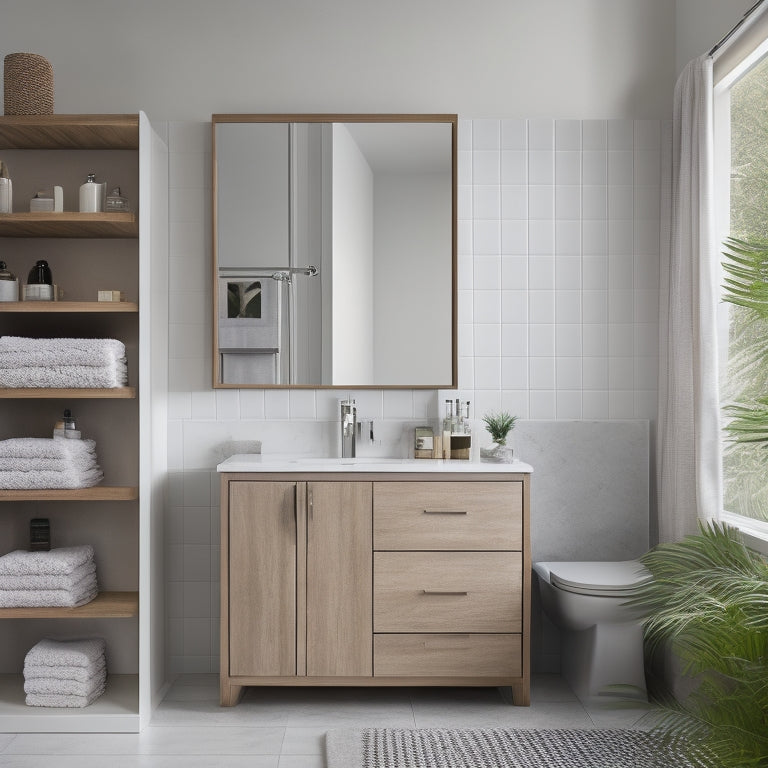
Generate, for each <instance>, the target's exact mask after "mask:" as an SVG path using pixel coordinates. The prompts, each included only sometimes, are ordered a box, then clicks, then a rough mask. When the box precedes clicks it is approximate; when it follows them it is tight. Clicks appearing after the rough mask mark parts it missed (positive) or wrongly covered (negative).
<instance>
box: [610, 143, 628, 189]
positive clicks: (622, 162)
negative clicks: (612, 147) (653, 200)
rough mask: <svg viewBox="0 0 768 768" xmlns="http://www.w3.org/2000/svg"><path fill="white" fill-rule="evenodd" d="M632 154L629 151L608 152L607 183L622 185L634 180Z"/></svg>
mask: <svg viewBox="0 0 768 768" xmlns="http://www.w3.org/2000/svg"><path fill="white" fill-rule="evenodd" d="M633 169H634V155H633V153H632V152H631V151H629V152H615V151H610V152H608V184H609V186H616V187H623V186H626V185H628V184H629V185H631V184H632V183H633V181H634V172H633Z"/></svg>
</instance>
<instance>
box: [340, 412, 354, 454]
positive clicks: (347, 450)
mask: <svg viewBox="0 0 768 768" xmlns="http://www.w3.org/2000/svg"><path fill="white" fill-rule="evenodd" d="M356 434H357V408H356V407H355V401H354V400H342V401H341V458H342V459H354V458H355V435H356Z"/></svg>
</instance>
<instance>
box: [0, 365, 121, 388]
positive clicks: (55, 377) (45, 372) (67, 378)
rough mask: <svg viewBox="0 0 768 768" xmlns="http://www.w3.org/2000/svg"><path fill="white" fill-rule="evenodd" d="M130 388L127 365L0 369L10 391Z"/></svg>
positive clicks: (2, 381) (1, 381)
mask: <svg viewBox="0 0 768 768" xmlns="http://www.w3.org/2000/svg"><path fill="white" fill-rule="evenodd" d="M127 384H128V369H127V367H126V365H125V363H115V365H110V366H104V367H102V368H94V367H92V366H89V365H58V366H54V365H48V366H46V367H45V368H38V367H36V366H25V367H19V368H0V386H1V387H8V388H9V389H17V388H34V387H48V388H51V389H67V388H72V389H90V388H93V389H111V388H114V387H124V386H126V385H127Z"/></svg>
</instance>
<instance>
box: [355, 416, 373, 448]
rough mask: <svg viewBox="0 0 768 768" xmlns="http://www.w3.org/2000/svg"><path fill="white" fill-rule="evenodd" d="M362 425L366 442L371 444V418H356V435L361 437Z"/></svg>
mask: <svg viewBox="0 0 768 768" xmlns="http://www.w3.org/2000/svg"><path fill="white" fill-rule="evenodd" d="M363 425H365V436H366V438H367V439H368V442H369V443H370V444H371V445H373V443H374V441H375V438H374V436H373V419H358V420H357V437H358V438H360V439H361V440H362V439H363Z"/></svg>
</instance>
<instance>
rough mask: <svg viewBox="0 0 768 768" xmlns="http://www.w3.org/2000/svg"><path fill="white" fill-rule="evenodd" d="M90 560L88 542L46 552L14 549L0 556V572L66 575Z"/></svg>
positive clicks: (21, 574)
mask: <svg viewBox="0 0 768 768" xmlns="http://www.w3.org/2000/svg"><path fill="white" fill-rule="evenodd" d="M92 561H93V547H92V546H91V545H90V544H78V545H77V546H73V547H56V548H55V549H51V550H49V551H48V552H27V550H26V549H16V550H14V551H13V552H9V553H8V554H7V555H3V556H2V557H0V574H5V575H13V576H23V575H34V576H41V575H54V576H66V575H70V574H72V573H73V572H74V571H75V570H76V569H77V568H80V567H81V566H84V565H86V564H87V563H89V562H92Z"/></svg>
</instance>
